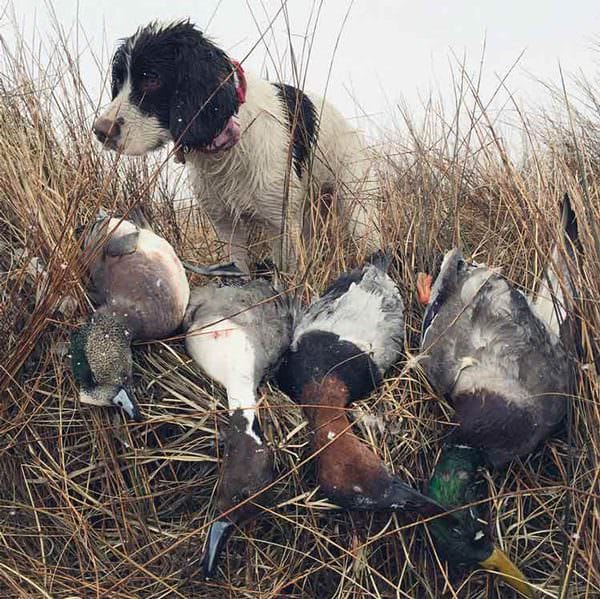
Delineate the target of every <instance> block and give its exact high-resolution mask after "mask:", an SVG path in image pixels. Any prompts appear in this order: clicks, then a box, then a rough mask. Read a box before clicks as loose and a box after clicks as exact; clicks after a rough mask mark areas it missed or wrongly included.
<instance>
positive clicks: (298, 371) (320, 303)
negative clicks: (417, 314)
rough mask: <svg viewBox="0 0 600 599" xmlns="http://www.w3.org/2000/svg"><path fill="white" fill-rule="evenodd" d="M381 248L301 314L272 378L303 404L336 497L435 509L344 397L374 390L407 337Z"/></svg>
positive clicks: (372, 506) (323, 473)
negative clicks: (374, 444)
mask: <svg viewBox="0 0 600 599" xmlns="http://www.w3.org/2000/svg"><path fill="white" fill-rule="evenodd" d="M387 264H388V260H387V258H386V257H385V256H384V255H383V254H379V255H377V256H375V257H374V258H373V259H372V262H371V263H369V264H367V265H365V266H364V267H363V268H358V269H356V270H353V271H352V272H350V273H347V274H344V275H342V276H341V277H339V278H338V279H337V280H336V281H334V283H333V284H332V285H331V286H330V287H329V288H328V289H327V291H326V292H325V293H324V294H323V296H322V297H321V298H320V299H317V300H315V301H313V302H312V303H311V304H310V306H309V307H308V308H307V309H306V310H305V311H304V313H303V314H302V315H301V316H300V317H298V322H297V326H296V327H295V330H294V334H293V338H292V344H291V346H290V349H289V350H288V352H287V353H286V355H285V356H284V359H283V361H282V365H281V367H280V369H279V372H278V375H277V379H278V382H279V384H280V386H281V388H282V389H283V390H284V391H285V392H286V393H287V394H288V395H290V397H291V398H292V399H293V400H294V401H295V402H297V403H299V404H300V405H302V406H303V408H304V411H305V413H306V416H307V418H308V420H309V423H310V427H311V432H312V449H313V451H314V452H315V454H317V460H316V461H317V471H318V482H319V485H320V488H321V490H322V491H323V493H324V494H325V495H326V496H327V497H328V498H329V499H331V500H332V501H334V502H335V503H336V504H337V505H339V506H341V507H345V508H348V509H357V510H388V509H389V510H408V511H416V512H420V513H423V514H428V513H430V514H433V513H439V512H440V511H444V510H440V509H439V508H440V506H439V505H438V504H436V502H434V501H432V500H431V499H429V498H427V497H426V496H425V495H423V494H421V493H419V492H418V491H416V490H415V489H413V488H412V487H410V486H409V485H407V484H406V483H404V482H403V481H401V480H400V479H399V478H398V477H397V476H395V475H393V474H392V473H391V472H390V471H389V469H388V468H387V466H386V465H385V464H384V463H383V461H382V460H381V459H380V458H379V457H378V456H377V455H376V454H375V453H374V452H373V451H372V450H371V449H370V448H369V447H368V446H367V445H366V444H365V443H363V442H362V441H361V440H360V439H359V438H358V437H357V436H356V435H354V434H353V433H352V431H351V425H350V422H349V420H348V417H347V407H348V405H349V404H350V403H351V402H353V401H355V400H357V399H360V398H362V397H364V396H366V395H367V394H368V393H369V392H370V391H372V390H373V389H374V388H375V387H376V386H377V385H379V383H380V382H381V380H382V378H383V375H384V373H385V372H386V371H387V370H388V368H389V367H390V366H391V365H392V364H394V362H396V361H397V360H398V358H399V356H400V353H401V351H402V345H403V340H404V303H403V301H402V298H401V296H400V292H399V290H398V287H397V286H396V285H395V284H394V282H393V281H392V280H391V279H390V277H389V276H388V275H387V272H386V270H387Z"/></svg>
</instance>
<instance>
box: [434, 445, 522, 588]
mask: <svg viewBox="0 0 600 599" xmlns="http://www.w3.org/2000/svg"><path fill="white" fill-rule="evenodd" d="M484 463H485V460H484V456H483V454H482V453H481V452H480V451H479V450H477V449H473V448H472V447H466V446H452V447H448V448H445V449H444V450H443V451H442V455H441V456H440V459H439V461H438V463H437V465H436V467H435V470H434V472H433V475H432V477H431V479H430V480H429V486H428V494H429V496H430V497H431V498H432V499H435V500H436V501H437V502H438V503H440V504H441V505H443V506H444V507H445V508H446V509H448V510H453V512H452V514H451V515H450V516H448V517H442V518H436V519H434V520H432V521H431V523H430V530H431V533H432V537H433V540H434V543H435V546H436V549H437V551H438V552H439V554H440V556H441V557H443V558H444V559H445V560H446V561H448V562H449V563H450V564H453V565H456V566H462V567H467V568H472V567H476V566H477V565H479V566H481V567H483V568H485V569H486V570H493V571H495V572H498V574H499V575H500V576H502V578H503V579H504V580H505V581H506V582H507V584H509V585H510V586H512V587H513V588H514V589H516V590H517V591H518V592H519V593H521V594H522V595H523V596H525V597H530V598H533V597H534V595H533V593H532V590H531V586H530V584H529V583H528V581H527V579H526V578H525V576H524V575H523V573H522V572H521V571H520V570H519V568H517V566H515V565H514V564H513V563H512V562H511V561H510V560H509V559H508V557H507V556H506V554H505V553H504V552H503V551H501V550H500V549H498V548H497V547H495V546H494V543H493V542H492V539H491V538H490V535H489V531H488V524H487V522H486V520H485V518H484V517H483V516H484V515H485V514H484V509H483V504H479V505H470V504H474V503H476V502H478V501H481V500H482V499H484V498H485V496H486V493H485V490H486V486H485V481H484V479H483V477H482V476H481V475H480V469H481V467H482V466H483V465H484ZM465 505H466V506H469V507H465V508H464V509H460V510H456V508H459V507H461V506H465Z"/></svg>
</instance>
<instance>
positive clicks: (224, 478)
mask: <svg viewBox="0 0 600 599" xmlns="http://www.w3.org/2000/svg"><path fill="white" fill-rule="evenodd" d="M272 481H273V452H272V451H271V449H270V448H269V447H267V445H266V443H265V440H264V438H263V435H262V432H261V430H260V427H259V425H258V420H257V419H256V417H255V413H254V410H236V411H235V412H234V413H233V415H232V416H231V419H230V422H229V426H228V428H227V430H226V432H225V454H224V457H223V466H222V471H221V480H220V482H219V487H218V489H217V499H216V503H217V510H218V512H219V513H220V514H226V515H225V516H223V517H221V518H219V519H218V520H215V521H214V522H213V523H212V524H211V526H210V528H209V531H208V540H207V543H206V549H205V552H204V556H203V558H202V570H203V574H204V576H205V578H212V577H214V575H215V571H216V568H217V561H218V559H219V555H220V553H221V551H222V549H223V547H224V546H225V543H226V542H227V539H228V538H229V537H230V536H231V533H232V532H233V530H234V528H235V526H236V525H237V524H240V523H242V522H244V521H246V520H249V519H250V518H253V517H254V516H256V515H257V514H258V513H259V512H260V504H259V502H260V503H263V504H264V502H265V500H266V497H265V494H261V491H262V490H263V489H264V488H265V487H267V486H268V485H269V484H270V483H271V482H272ZM259 495H260V496H259ZM240 504H241V505H240ZM237 505H240V507H238V508H237V509H234V510H233V511H230V510H232V508H235V506H237ZM227 512H229V513H227Z"/></svg>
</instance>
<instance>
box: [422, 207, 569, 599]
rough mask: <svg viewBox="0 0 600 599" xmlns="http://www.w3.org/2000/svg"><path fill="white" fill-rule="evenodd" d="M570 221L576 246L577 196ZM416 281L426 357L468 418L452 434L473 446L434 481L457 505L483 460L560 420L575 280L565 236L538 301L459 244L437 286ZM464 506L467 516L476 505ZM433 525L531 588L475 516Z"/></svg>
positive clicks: (457, 556)
mask: <svg viewBox="0 0 600 599" xmlns="http://www.w3.org/2000/svg"><path fill="white" fill-rule="evenodd" d="M562 225H563V231H564V238H565V246H566V249H567V253H568V254H571V255H573V250H574V246H575V244H576V239H577V226H576V220H575V215H574V213H573V211H572V209H571V206H570V203H569V199H568V197H565V200H564V202H563V216H562ZM417 287H418V292H419V296H420V298H421V300H422V301H423V303H426V304H427V308H426V311H425V315H424V321H423V329H422V340H421V351H422V355H421V364H422V366H423V369H424V371H425V373H426V375H427V378H428V379H429V381H430V382H431V384H432V385H433V387H434V388H435V389H436V390H437V392H438V393H439V394H440V395H441V396H443V397H445V398H446V399H447V400H448V401H449V402H450V403H451V404H452V406H453V407H454V409H455V420H456V422H457V424H458V425H459V426H458V427H457V430H456V432H455V435H454V439H453V441H455V442H456V443H457V444H461V445H463V446H464V447H454V448H453V447H450V448H447V449H446V450H445V451H444V453H443V455H442V459H441V462H440V464H441V465H440V466H438V468H437V469H436V471H435V473H434V475H433V478H432V480H431V483H430V485H429V488H430V493H431V495H432V496H433V497H434V498H436V499H437V500H438V501H439V502H440V503H442V504H443V505H445V506H446V507H448V508H454V507H459V506H461V505H464V501H465V500H468V499H469V497H468V494H469V493H470V492H471V491H470V490H469V486H470V481H472V480H473V478H474V472H475V469H476V467H477V466H479V465H480V464H481V463H483V462H485V463H487V464H488V465H491V466H493V467H502V466H504V465H505V464H506V463H507V462H509V461H510V460H512V459H513V458H516V457H518V456H523V455H527V454H529V453H530V452H532V451H533V450H535V448H536V447H537V446H538V445H539V444H540V443H541V442H542V441H543V440H544V439H546V438H547V437H548V436H549V435H550V434H551V433H552V432H553V431H554V430H555V429H556V428H557V427H558V426H559V425H560V423H561V421H562V419H563V417H564V415H565V412H566V408H567V401H568V398H569V396H570V395H571V394H572V393H573V390H574V385H575V373H574V360H573V353H574V351H573V347H572V343H573V340H574V338H573V336H572V335H573V326H572V324H573V318H572V311H570V310H569V307H570V305H571V302H572V297H573V283H572V279H571V277H570V276H569V269H568V264H567V262H566V261H565V260H564V259H563V257H562V254H561V252H560V250H559V247H558V245H556V246H555V248H554V250H553V252H552V259H551V261H550V264H549V265H548V267H547V269H546V275H545V277H544V280H543V283H542V285H541V286H540V290H539V292H538V294H537V298H536V299H535V301H533V300H531V299H529V298H527V297H526V296H525V295H524V294H523V293H521V292H520V291H519V290H517V289H516V288H515V287H514V286H513V285H511V284H510V283H509V282H508V281H507V280H506V279H504V278H503V277H502V276H501V275H500V274H499V272H498V271H497V270H495V269H491V268H488V267H487V266H485V265H480V264H470V263H468V262H467V261H466V260H465V259H464V258H463V256H462V254H461V252H460V251H459V250H458V249H453V250H451V251H450V252H448V253H447V254H446V256H445V257H444V260H443V262H442V266H441V270H440V273H439V275H438V277H437V279H436V281H435V284H434V285H433V287H431V278H430V277H427V276H426V275H423V274H422V273H421V274H420V275H419V278H418V283H417ZM563 290H565V293H563ZM464 514H466V515H465V516H464V517H463V520H465V521H466V519H468V518H467V516H468V514H469V512H467V511H465V512H464ZM434 533H435V534H434V536H435V539H436V543H437V545H438V547H439V548H440V551H441V553H443V554H444V555H447V556H450V558H451V559H453V560H454V561H461V560H462V561H463V562H465V563H475V562H478V563H480V564H482V565H484V566H485V567H494V566H496V567H497V568H498V569H500V571H503V568H504V570H505V575H506V579H507V581H508V582H509V583H510V584H512V585H513V586H515V588H517V589H518V590H519V591H520V592H522V593H523V594H525V595H528V596H531V595H530V594H529V592H528V591H527V587H526V585H525V583H524V582H523V579H522V578H521V580H519V576H518V575H517V573H518V570H516V568H515V567H514V566H512V565H510V566H509V565H508V564H507V560H506V558H505V556H503V555H501V554H500V553H499V552H498V551H496V550H494V549H493V546H492V545H491V543H490V541H489V538H488V537H487V532H486V531H485V530H483V528H482V527H481V525H479V524H478V523H477V522H476V518H475V517H473V519H472V522H471V525H469V526H466V525H465V526H463V527H457V528H456V530H451V529H450V528H448V527H446V529H444V521H443V520H440V521H439V522H438V523H437V524H436V527H435V528H434ZM485 553H488V555H484V554H485ZM495 557H497V558H498V560H500V561H499V563H498V564H494V563H493V562H494V560H495ZM500 562H502V564H500ZM519 574H520V573H519ZM521 577H522V575H521Z"/></svg>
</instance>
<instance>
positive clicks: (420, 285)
mask: <svg viewBox="0 0 600 599" xmlns="http://www.w3.org/2000/svg"><path fill="white" fill-rule="evenodd" d="M432 284H433V277H432V276H431V275H428V274H427V273H424V272H420V273H419V274H418V275H417V298H418V299H419V303H420V304H422V305H423V306H426V305H427V304H428V303H429V301H430V300H431V285H432Z"/></svg>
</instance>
